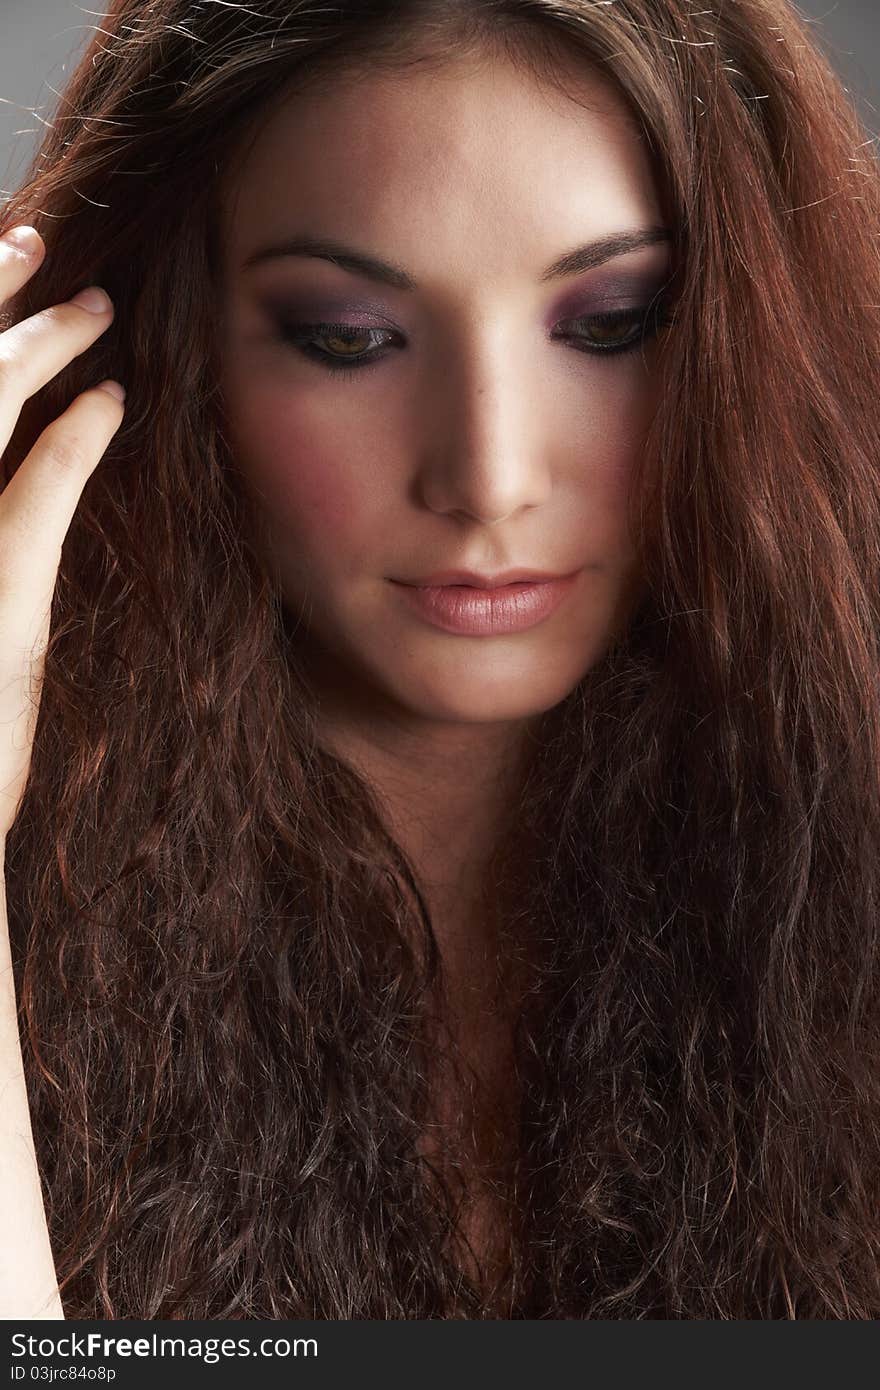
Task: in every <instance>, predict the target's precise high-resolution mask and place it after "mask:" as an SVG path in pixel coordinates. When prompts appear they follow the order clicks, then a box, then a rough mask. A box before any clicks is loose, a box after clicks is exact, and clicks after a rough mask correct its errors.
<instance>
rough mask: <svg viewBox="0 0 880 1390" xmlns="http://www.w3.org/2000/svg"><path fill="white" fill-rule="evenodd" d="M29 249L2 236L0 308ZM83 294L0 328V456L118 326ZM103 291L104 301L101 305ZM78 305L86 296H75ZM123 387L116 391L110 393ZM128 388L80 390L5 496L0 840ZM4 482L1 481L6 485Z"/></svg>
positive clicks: (17, 798)
mask: <svg viewBox="0 0 880 1390" xmlns="http://www.w3.org/2000/svg"><path fill="white" fill-rule="evenodd" d="M32 247H33V249H32V250H31V249H30V248H29V247H23V248H22V249H17V248H16V247H15V246H14V245H13V244H12V243H11V241H10V240H9V239H8V234H7V237H4V238H2V239H0V305H3V304H5V303H6V302H7V301H8V300H9V299H10V298H11V296H12V295H14V294H17V293H18V291H19V290H20V289H21V288H22V286H23V285H25V284H26V283H27V281H28V279H29V278H30V276H31V275H33V274H34V273H35V271H37V270H38V269H39V267H40V265H41V264H42V262H43V257H44V255H45V246H44V244H43V242H42V240H41V238H40V236H39V234H38V233H36V232H33V240H32ZM95 294H96V291H95V289H94V288H93V289H90V290H85V291H82V292H81V294H79V295H76V296H75V297H74V298H73V299H72V300H70V302H69V303H67V304H59V305H55V306H53V307H51V308H48V309H43V310H42V311H41V312H40V313H38V314H34V315H33V316H32V317H31V318H29V319H25V320H24V321H23V322H21V323H17V324H14V325H13V326H12V327H11V328H8V329H7V330H6V332H4V333H0V457H2V454H3V451H4V450H5V449H6V447H7V446H8V444H9V440H10V438H11V437H12V433H13V430H14V429H15V426H16V424H17V422H18V417H19V415H20V413H21V409H22V406H23V405H24V402H25V401H26V400H28V399H29V398H30V397H31V396H33V395H35V394H36V392H37V391H39V390H40V389H41V388H42V387H43V386H45V385H46V384H47V382H49V381H51V380H52V378H53V377H54V376H56V375H57V373H58V372H60V371H61V370H62V369H63V368H64V367H66V366H67V365H68V364H69V363H70V362H71V361H72V359H73V358H74V357H76V356H78V354H79V353H81V352H85V350H86V348H89V347H91V345H92V343H94V342H95V341H96V340H97V339H98V338H100V336H101V334H102V333H104V332H105V331H106V329H108V328H109V327H110V324H111V323H112V322H113V306H112V304H111V302H110V300H109V298H108V297H107V296H106V295H103V292H100V291H99V292H98V300H99V305H98V312H97V313H93V312H90V310H89V307H88V305H87V302H86V297H87V296H89V295H91V296H94V295H95ZM102 295H103V301H102ZM77 301H80V302H77ZM114 389H115V391H116V392H118V393H119V394H118V397H117V396H116V395H114V394H112V392H113V391H114ZM124 394H125V393H124V391H123V390H122V388H121V387H120V386H119V385H118V384H117V383H115V382H112V381H110V382H102V383H101V385H100V386H97V387H93V388H92V389H91V390H89V391H84V392H83V393H82V394H81V395H79V396H77V398H76V399H75V400H74V401H73V402H72V404H71V405H69V406H68V408H67V409H66V410H65V411H64V412H63V413H62V414H61V415H59V417H58V419H57V420H54V421H53V422H52V423H51V424H50V425H48V426H47V427H46V429H45V430H44V431H43V433H42V434H41V435H40V437H39V439H38V440H37V442H36V443H35V444H34V447H33V448H32V449H31V451H30V453H29V454H28V455H27V457H26V458H25V459H23V461H22V463H21V464H20V466H19V468H18V469H17V470H16V473H15V475H14V476H13V478H12V479H11V481H10V482H9V483H8V485H7V486H6V487H5V488H3V489H2V492H0V840H2V841H3V842H4V843H5V836H6V835H7V833H8V831H9V829H10V828H11V826H12V825H13V823H14V821H15V817H16V815H17V814H18V809H19V806H20V804H21V800H22V797H23V795H24V790H25V786H26V783H27V778H28V773H29V771H30V765H31V750H32V746H33V736H34V731H35V729H36V724H37V715H38V713H39V703H40V689H41V686H42V677H43V669H44V665H45V655H46V648H47V646H48V643H49V624H50V618H51V610H52V598H53V595H54V592H55V584H56V581H57V578H58V566H59V563H60V560H61V547H62V544H63V542H64V538H65V536H66V535H67V532H68V529H69V527H70V523H71V521H72V519H73V514H74V511H75V510H76V505H77V503H78V502H79V499H80V496H81V495H82V491H83V488H84V487H85V485H86V482H87V481H88V479H89V477H90V476H91V474H92V472H93V471H94V469H95V467H96V465H97V463H98V460H99V459H100V458H101V457H102V456H103V455H104V453H105V452H106V449H107V446H108V445H109V443H110V441H111V439H112V438H113V435H114V434H115V433H116V431H117V430H118V429H119V426H120V425H121V424H122V419H123V414H124V407H123V405H122V400H123V398H124ZM0 486H2V482H0Z"/></svg>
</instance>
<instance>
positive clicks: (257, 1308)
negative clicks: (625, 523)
mask: <svg viewBox="0 0 880 1390" xmlns="http://www.w3.org/2000/svg"><path fill="white" fill-rule="evenodd" d="M492 43H499V44H502V45H503V46H504V49H505V50H506V51H507V52H508V53H510V54H512V55H516V56H517V57H519V58H522V60H523V61H524V62H528V63H531V64H533V65H534V64H539V65H540V68H541V71H542V73H543V74H544V75H545V76H546V77H547V78H548V80H549V79H550V78H551V77H552V76H553V72H554V63H553V58H554V54H556V53H557V52H562V51H564V52H565V53H566V54H567V55H569V56H570V57H573V58H575V59H577V60H578V61H580V62H582V63H583V64H585V65H591V66H592V67H593V68H594V69H595V68H599V69H600V70H601V71H602V72H603V73H604V74H606V75H607V77H608V78H610V79H611V80H612V81H614V82H615V83H616V84H617V87H618V88H619V90H620V91H621V93H622V94H623V95H624V97H625V98H626V101H627V104H628V108H629V109H630V110H631V111H632V113H633V120H634V122H635V123H636V124H637V125H638V127H639V128H640V130H641V131H642V133H643V135H644V138H645V139H646V140H648V142H649V144H650V149H651V152H652V155H653V158H654V161H655V164H656V169H657V175H658V179H659V180H660V183H661V186H662V189H663V196H664V199H665V202H666V205H667V207H668V210H669V216H670V220H671V223H672V225H673V227H674V231H675V250H676V265H677V267H678V277H677V278H678V286H677V294H676V314H675V323H674V326H673V328H672V330H671V331H670V332H669V333H668V335H667V336H666V338H665V340H664V342H665V346H664V351H663V353H662V354H661V360H660V365H659V370H660V371H662V391H661V397H662V398H661V404H660V407H659V410H658V412H657V416H656V419H655V421H654V423H653V425H652V428H651V433H650V437H649V440H648V447H647V448H646V449H645V452H644V457H643V458H642V459H641V460H640V468H639V476H638V478H637V479H636V482H635V485H634V488H633V496H632V524H633V533H634V534H635V535H636V536H637V537H638V543H639V545H640V548H641V551H642V554H643V558H644V572H645V575H646V577H647V581H648V583H647V592H646V596H645V598H644V600H643V602H642V603H641V605H640V607H639V608H638V611H637V612H636V614H635V616H634V619H633V621H632V623H631V624H630V625H629V627H628V630H627V631H626V632H625V633H622V634H621V635H620V637H619V639H616V640H615V641H614V642H613V644H612V645H611V646H610V647H609V650H608V651H607V652H606V654H605V655H604V656H603V657H602V659H601V660H599V661H598V662H597V663H596V664H595V666H594V667H593V669H591V671H590V672H589V673H588V675H587V676H586V677H585V678H584V679H583V681H582V682H581V683H580V684H579V686H578V687H577V688H576V689H575V690H574V691H572V692H571V694H570V696H569V697H568V698H567V699H566V700H565V701H564V702H562V704H561V705H559V706H557V707H556V708H555V709H554V710H552V711H550V712H549V714H548V715H547V716H546V717H545V720H544V731H543V736H542V737H541V739H540V741H539V743H538V745H537V746H536V749H535V755H534V762H533V765H532V767H531V769H530V770H529V773H528V776H527V778H526V779H525V784H524V790H523V796H522V801H521V804H519V805H518V806H517V807H516V808H515V809H516V810H517V811H518V813H519V817H520V820H519V829H525V830H527V832H528V835H529V837H530V843H532V845H533V849H532V852H531V855H530V857H529V859H528V862H527V866H526V869H525V870H523V873H524V874H525V873H527V877H526V878H525V881H524V882H523V883H522V884H519V883H518V884H517V891H516V894H515V895H514V894H512V893H511V894H510V897H511V901H513V899H514V897H515V900H516V902H517V904H518V910H517V911H516V912H514V911H513V910H511V911H510V912H509V913H508V915H507V918H506V920H505V926H504V930H505V932H506V933H507V938H508V944H509V947H510V949H511V951H512V950H514V948H515V947H516V946H517V945H518V944H521V943H522V941H523V940H526V939H527V940H528V941H529V942H530V949H531V950H533V952H534V955H535V959H536V961H537V968H536V976H535V978H536V981H537V985H536V987H535V988H534V990H533V992H532V993H531V994H530V995H529V997H528V998H527V999H526V1000H525V1001H524V1004H523V1009H522V1012H521V1015H520V1018H519V1030H518V1039H517V1048H518V1066H519V1070H520V1075H521V1077H522V1082H523V1100H522V1115H521V1120H520V1147H521V1171H520V1173H519V1175H518V1177H517V1188H516V1194H515V1195H516V1204H517V1210H518V1211H519V1212H520V1213H521V1216H520V1224H519V1226H518V1227H517V1229H516V1237H515V1240H514V1241H513V1245H512V1249H511V1269H510V1283H509V1304H508V1305H507V1315H508V1316H511V1317H529V1318H587V1317H589V1318H594V1317H602V1318H657V1317H664V1318H817V1317H818V1318H863V1319H869V1318H876V1317H878V1316H880V1272H878V1271H880V1260H878V1256H880V1222H878V1213H880V1041H878V1040H880V1017H878V1014H880V976H878V921H880V785H878V769H880V728H878V700H877V672H878V641H877V635H878V594H880V582H878V581H880V418H878V410H877V402H878V400H880V351H878V346H880V326H878V303H880V299H878V292H880V274H878V271H880V251H878V242H877V231H878V226H880V216H878V214H880V179H878V169H877V165H876V163H875V161H874V159H873V158H872V155H871V153H870V151H869V149H868V141H867V139H866V132H865V130H864V128H863V127H862V126H861V125H860V124H859V122H858V118H857V116H856V113H855V111H854V109H853V106H852V104H851V102H850V101H849V99H848V97H847V95H846V93H845V92H844V90H843V88H842V87H841V85H840V82H839V80H838V79H837V77H836V76H835V75H834V73H833V71H832V70H831V68H830V66H829V63H828V61H827V60H826V58H825V57H824V56H823V54H822V53H821V52H820V50H819V49H818V48H817V46H816V45H815V43H814V40H813V39H812V36H811V34H810V32H809V30H808V29H807V27H806V26H805V25H804V23H803V21H801V20H800V18H799V17H798V15H797V13H796V12H795V10H794V9H793V8H792V7H791V6H790V5H789V4H788V3H786V0H739V3H736V4H725V5H718V6H715V5H703V6H701V7H700V8H699V10H698V11H695V10H694V9H693V7H692V6H691V5H690V4H688V3H686V0H616V3H614V4H609V5H595V4H590V3H587V2H586V0H554V3H552V4H551V3H549V0H469V3H467V4H464V3H428V2H427V0H422V3H416V0H381V3H380V2H377V0H336V3H335V4H334V5H333V6H332V7H329V8H328V7H323V6H321V7H316V8H315V9H314V11H312V9H311V8H310V7H308V6H306V5H292V4H290V3H289V2H288V0H283V2H282V0H261V3H260V4H259V5H249V6H247V7H245V6H237V5H224V6H216V5H193V4H192V3H191V2H190V0H186V3H184V0H152V2H151V3H150V4H145V3H143V0H116V3H113V4H112V6H111V7H110V13H109V14H108V15H107V16H106V18H104V19H103V20H102V24H101V28H100V30H98V31H96V34H95V37H94V39H93V41H92V42H91V44H90V45H89V47H88V49H87V51H86V52H85V53H84V54H83V56H82V59H81V61H80V62H79V64H78V66H77V67H76V69H75V71H74V72H73V73H72V75H71V78H70V80H69V82H68V84H67V86H66V89H65V91H64V93H63V98H62V101H61V103H60V106H59V109H58V112H57V115H56V117H55V119H54V121H53V123H52V124H51V125H50V126H49V128H48V129H47V133H46V135H45V137H44V139H43V141H42V145H41V148H40V150H39V151H38V153H37V155H36V157H35V159H34V161H33V163H32V165H31V168H30V170H29V173H28V177H27V178H26V180H25V181H24V182H23V184H22V186H21V188H20V190H19V191H18V193H17V195H16V196H14V197H13V198H12V199H11V200H10V202H9V203H7V205H6V207H5V208H4V209H3V212H2V218H0V221H2V225H3V227H4V228H5V227H8V226H11V225H13V224H15V223H17V222H21V221H31V222H33V223H34V224H35V225H37V226H38V227H39V229H40V231H41V233H42V235H43V237H44V239H45V241H46V243H47V247H48V253H49V254H48V259H47V262H46V264H45V265H44V267H43V269H42V270H41V271H40V273H39V274H38V275H37V276H36V277H35V278H34V280H33V281H32V282H31V283H30V284H28V286H27V287H26V288H25V290H24V291H23V292H22V293H21V294H20V295H19V296H18V297H17V298H16V300H15V301H14V302H13V303H11V304H10V305H9V306H7V309H8V315H9V316H10V321H12V318H15V319H17V318H20V317H22V316H24V315H25V314H27V313H31V312H35V311H36V310H37V309H39V308H42V307H44V306H46V305H49V304H54V303H59V302H61V301H62V300H64V299H65V298H66V297H67V296H68V295H70V294H71V293H73V292H74V291H75V290H77V289H78V288H80V287H81V286H82V285H85V284H88V283H94V282H97V283H100V284H103V285H105V286H106V287H107V289H108V290H109V291H110V293H111V295H112V296H113V298H114V301H115V304H116V317H115V320H114V323H113V325H112V327H111V328H110V329H109V330H108V332H107V333H106V334H104V335H103V336H102V337H101V339H100V340H99V341H98V342H97V343H96V344H95V345H94V346H93V347H92V348H91V349H90V350H89V352H88V353H86V354H84V356H83V357H82V358H80V359H77V360H76V361H75V362H73V363H72V364H71V365H70V367H69V368H67V369H65V371H63V372H62V373H61V374H60V375H59V376H58V377H56V378H55V379H54V380H53V381H51V382H50V383H49V384H48V385H47V386H46V387H45V388H44V389H43V390H42V391H40V392H39V393H38V394H37V395H36V396H35V397H34V398H33V399H32V400H31V401H29V402H27V404H26V407H25V410H24V411H23V413H22V417H21V420H20V422H19V425H18V427H17V429H16V432H15V435H14V437H13V441H12V443H11V445H10V447H9V449H8V451H7V454H6V472H7V476H10V475H11V472H12V471H14V468H15V467H16V466H17V465H18V463H19V462H20V461H21V459H22V458H23V457H24V454H25V452H26V451H27V449H28V448H29V447H30V445H31V444H32V443H33V441H34V439H35V438H36V437H37V434H38V433H39V431H40V430H41V429H42V428H43V427H44V426H45V425H46V424H47V423H48V422H49V421H50V420H51V419H53V418H55V417H56V416H57V415H58V414H59V413H60V411H61V410H62V409H63V408H64V407H65V406H66V405H67V404H68V403H69V401H70V400H71V399H72V397H73V395H74V394H75V393H77V392H79V391H80V390H83V389H85V387H87V386H89V385H92V384H94V383H95V382H97V381H99V380H101V379H102V378H104V377H106V376H117V377H118V378H119V379H120V380H122V381H123V382H124V383H125V385H126V386H127V388H128V393H129V394H128V402H127V408H126V419H125V423H124V425H123V427H122V429H121V430H120V432H119V434H118V435H117V436H116V437H115V439H114V441H113V443H112V445H111V447H110V449H109V451H108V453H107V455H106V456H105V458H104V460H103V461H102V462H101V464H100V465H99V467H98V468H97V470H96V471H95V474H94V475H93V477H92V478H91V479H90V480H89V483H88V485H87V487H86V490H85V493H84V496H83V498H82V501H81V504H80V506H79V508H78V510H77V513H76V516H75V518H74V523H73V526H72V528H71V531H70V533H69V536H68V538H67V540H66V542H65V546H64V551H63V555H62V560H61V569H60V574H59V581H58V589H57V593H56V597H55V603H54V607H53V635H52V641H51V644H50V648H49V651H48V654H47V659H46V668H45V680H44V685H43V693H42V703H41V708H40V720H39V725H38V729H37V735H36V742H35V747H34V755H33V763H32V769H31V776H30V780H29V783H28V787H27V791H26V795H25V798H24V801H23V803H22V807H21V810H20V812H19V816H18V819H17V821H16V824H15V826H14V827H13V830H12V832H11V834H10V836H9V840H8V844H7V856H6V861H7V879H8V907H9V921H10V932H11V937H12V948H13V961H14V964H15V971H16V979H17V985H18V990H19V998H20V1009H21V1025H22V1031H23V1046H24V1051H25V1059H26V1068H27V1078H28V1088H29V1094H30V1098H31V1106H32V1115H33V1124H34V1133H35V1139H36V1146H37V1153H38V1156H39V1160H40V1167H41V1173H42V1177H43V1182H44V1188H45V1192H46V1205H47V1213H48V1218H49V1227H50V1236H51V1241H52V1246H53V1251H54V1253H55V1258H56V1266H57V1270H58V1275H59V1282H60V1288H61V1293H62V1298H63V1302H64V1306H65V1311H66V1313H67V1315H68V1316H70V1317H74V1318H95V1317H98V1318H148V1319H156V1318H206V1317H210V1318H224V1317H225V1318H249V1319H254V1318H258V1319H259V1318H267V1319H277V1318H313V1317H316V1318H380V1319H385V1318H438V1317H470V1318H479V1317H488V1316H495V1315H497V1314H496V1313H495V1312H494V1311H493V1309H494V1307H495V1305H491V1304H490V1303H489V1302H488V1301H487V1300H486V1299H485V1298H484V1296H483V1294H482V1293H481V1292H480V1290H479V1288H478V1287H477V1286H476V1284H472V1283H471V1282H470V1281H469V1280H468V1279H467V1278H466V1277H465V1275H464V1274H463V1272H462V1271H461V1270H460V1269H459V1267H458V1265H457V1264H456V1263H455V1261H454V1260H452V1259H451V1258H450V1256H449V1253H448V1250H447V1245H446V1241H447V1237H448V1236H449V1234H450V1232H451V1231H452V1229H453V1227H454V1215H455V1213H454V1197H453V1190H452V1185H451V1183H450V1184H448V1185H447V1184H446V1183H445V1182H444V1181H440V1180H434V1181H431V1180H430V1175H429V1173H428V1172H427V1169H426V1165H425V1164H423V1163H419V1162H418V1161H417V1158H416V1143H417V1141H418V1137H419V1135H420V1133H421V1132H422V1130H423V1127H424V1123H425V1117H426V1115H427V1113H428V1110H427V1107H428V1105H429V1099H430V1097H429V1094H428V1087H427V1084H426V1082H425V1071H426V1068H425V1057H426V1048H427V1046H428V1039H429V1037H430V1029H429V1026H428V1020H429V1015H430V1008H431V1000H432V998H433V994H432V990H433V987H434V985H435V983H436V979H437V977H438V962H437V951H436V947H435V944H434V939H433V934H432V929H431V922H430V915H429V913H428V912H427V909H426V907H425V903H424V901H423V899H422V895H421V893H420V891H419V885H418V883H417V881H416V879H415V876H414V873H413V871H412V868H411V866H410V865H409V864H408V863H407V862H406V859H405V857H404V855H403V854H402V852H401V851H400V850H399V848H398V847H397V846H396V844H395V843H394V840H393V838H392V837H391V835H390V834H389V833H388V831H387V830H386V828H385V826H384V825H383V822H382V818H381V816H380V814H379V812H378V809H377V806H376V804H375V802H374V799H373V796H372V793H371V790H370V788H369V787H368V786H366V785H365V784H364V783H363V781H362V780H361V779H360V778H359V777H358V776H357V775H356V774H355V773H354V771H353V770H352V769H351V768H350V767H348V766H346V765H345V764H344V763H343V762H342V761H340V760H338V759H336V758H334V757H333V756H331V755H330V753H329V752H327V751H326V750H325V749H323V748H322V747H321V745H320V743H319V741H318V739H317V738H316V731H315V721H314V718H313V714H312V712H311V705H310V699H309V690H308V683H307V680H306V673H305V672H303V671H301V670H300V669H299V666H298V663H297V644H296V634H295V630H292V627H291V624H290V623H289V622H288V620H287V615H286V611H285V609H284V607H283V605H282V604H281V602H280V599H279V595H278V593H277V590H276V588H275V587H274V585H273V583H272V581H271V578H270V576H269V575H268V574H267V572H266V570H265V568H264V565H263V562H262V561H261V559H260V549H259V546H258V545H257V544H255V536H256V521H255V518H254V517H253V516H252V514H251V511H250V509H249V506H248V501H247V498H246V495H245V494H244V492H243V490H242V488H241V487H240V486H239V484H238V479H237V475H236V470H235V466H234V459H233V458H232V457H231V453H230V450H229V448H228V446H227V444H226V440H225V436H224V430H223V418H222V401H220V399H219V398H218V390H217V385H216V383H217V381H218V371H217V363H216V357H215V353H216V343H215V341H214V334H213V328H214V324H213V317H214V316H213V299H212V288H211V286H212V283H213V282H212V275H213V273H214V251H213V249H212V238H213V237H214V234H215V233H214V228H215V206H214V202H215V197H216V188H217V179H218V175H219V174H220V172H221V170H222V169H223V168H224V167H225V165H226V162H227V160H228V154H229V151H230V149H232V148H234V142H235V141H237V140H238V139H239V138H246V137H247V135H248V133H249V132H250V133H253V131H254V129H255V128H256V127H255V123H256V122H258V121H259V120H260V119H262V116H263V114H264V113H265V112H266V111H267V110H268V109H270V104H271V102H272V101H274V100H276V99H281V98H282V97H283V94H284V92H285V91H287V90H295V89H296V87H297V85H298V84H301V83H305V82H306V81H311V80H314V78H315V76H316V74H318V73H324V74H326V73H332V72H334V71H337V72H341V71H342V70H343V69H344V68H349V69H353V70H355V71H358V70H363V71H369V70H373V71H376V70H379V68H380V67H381V66H382V65H384V66H385V67H387V68H388V69H391V68H396V67H400V68H403V67H404V66H405V64H406V63H407V62H410V61H429V60H430V61H433V60H435V59H436V60H437V61H442V60H443V58H444V56H446V55H450V56H456V55H460V54H462V53H464V52H465V51H469V52H475V53H476V52H478V51H488V50H487V45H491V44H492ZM516 862H517V863H518V862H519V861H516ZM514 867H515V865H514V858H513V856H511V858H510V862H509V863H508V864H507V865H506V868H505V874H506V877H505V878H504V880H503V883H504V886H505V887H506V888H507V889H510V886H511V884H512V883H513V881H514V878H515V875H514V873H513V869H514Z"/></svg>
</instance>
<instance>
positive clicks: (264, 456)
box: [242, 409, 376, 553]
mask: <svg viewBox="0 0 880 1390" xmlns="http://www.w3.org/2000/svg"><path fill="white" fill-rule="evenodd" d="M244 435H245V438H246V439H247V449H246V451H245V452H244V454H243V457H242V469H243V471H245V472H246V473H247V474H249V475H250V477H251V478H252V480H253V482H254V485H255V486H256V487H258V488H259V491H260V493H261V495H262V498H263V505H265V506H268V507H270V508H271V512H272V518H273V523H274V527H275V529H276V531H278V532H279V533H280V535H282V536H283V535H286V534H289V535H290V536H291V537H295V538H296V539H297V541H298V542H299V543H300V544H301V545H303V546H304V548H305V549H306V550H307V551H312V552H315V551H317V552H318V553H320V549H321V547H322V546H323V545H325V544H326V543H327V542H328V540H329V541H332V543H333V544H334V545H340V546H343V547H345V548H348V547H349V546H351V544H352V542H353V540H354V537H355V532H356V531H357V530H358V529H359V519H360V524H361V526H362V525H363V521H364V517H365V515H369V491H368V489H366V488H365V485H364V479H363V477H361V476H359V474H358V471H357V469H356V461H355V467H354V468H352V466H351V464H350V463H348V464H347V463H346V459H347V458H348V459H350V454H351V446H350V444H348V445H346V444H344V443H343V441H342V440H339V441H334V440H333V438H332V435H333V431H332V429H331V430H328V429H327V428H325V427H324V426H315V427H313V428H311V429H310V428H308V427H306V426H304V424H303V422H302V420H301V419H296V420H295V421H294V420H292V419H291V411H290V410H289V409H288V410H285V411H275V412H272V411H271V410H261V411H259V412H254V419H253V421H249V422H248V423H247V424H246V425H245V430H244ZM375 505H376V504H375V501H374V502H373V506H375ZM364 509H366V512H365V510H364Z"/></svg>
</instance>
